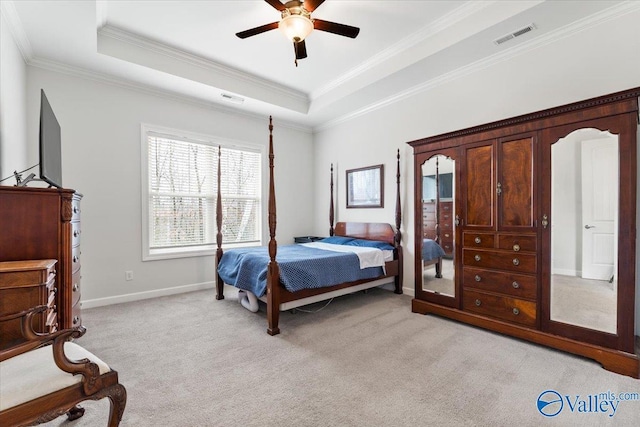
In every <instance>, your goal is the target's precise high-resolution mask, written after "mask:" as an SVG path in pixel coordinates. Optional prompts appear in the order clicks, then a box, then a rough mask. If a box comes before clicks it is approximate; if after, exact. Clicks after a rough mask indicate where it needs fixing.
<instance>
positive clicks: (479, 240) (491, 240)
mask: <svg viewBox="0 0 640 427" xmlns="http://www.w3.org/2000/svg"><path fill="white" fill-rule="evenodd" d="M462 238H463V242H464V247H465V248H493V247H494V245H495V238H496V236H495V234H493V233H472V232H468V231H466V232H464V233H463V237H462Z"/></svg>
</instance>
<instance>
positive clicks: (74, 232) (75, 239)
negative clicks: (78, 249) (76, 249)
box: [71, 222, 81, 246]
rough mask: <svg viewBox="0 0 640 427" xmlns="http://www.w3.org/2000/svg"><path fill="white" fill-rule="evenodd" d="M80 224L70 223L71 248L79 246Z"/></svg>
mask: <svg viewBox="0 0 640 427" xmlns="http://www.w3.org/2000/svg"><path fill="white" fill-rule="evenodd" d="M80 233H81V230H80V223H79V222H72V223H71V246H79V245H80Z"/></svg>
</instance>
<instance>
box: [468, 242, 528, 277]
mask: <svg viewBox="0 0 640 427" xmlns="http://www.w3.org/2000/svg"><path fill="white" fill-rule="evenodd" d="M462 262H463V264H464V265H465V266H471V267H480V268H491V269H496V270H509V271H516V272H520V273H535V272H536V256H535V254H524V253H513V252H506V251H489V250H482V249H468V248H465V249H463V250H462Z"/></svg>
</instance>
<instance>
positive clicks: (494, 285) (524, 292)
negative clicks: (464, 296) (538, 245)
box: [462, 267, 537, 301]
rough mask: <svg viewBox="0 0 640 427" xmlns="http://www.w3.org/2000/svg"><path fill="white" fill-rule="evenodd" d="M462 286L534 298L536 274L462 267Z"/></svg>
mask: <svg viewBox="0 0 640 427" xmlns="http://www.w3.org/2000/svg"><path fill="white" fill-rule="evenodd" d="M462 286H464V288H465V289H467V288H475V289H482V290H485V291H490V292H496V293H500V294H507V295H511V296H514V297H517V298H524V299H529V300H534V301H535V300H536V299H537V298H536V293H537V292H536V276H529V275H526V274H516V273H509V272H503V271H494V270H483V269H480V268H471V267H464V268H463V272H462Z"/></svg>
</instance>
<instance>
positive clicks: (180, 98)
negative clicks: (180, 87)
mask: <svg viewBox="0 0 640 427" xmlns="http://www.w3.org/2000/svg"><path fill="white" fill-rule="evenodd" d="M27 65H29V66H32V67H35V68H41V69H43V70H47V71H53V72H56V73H60V74H66V75H69V76H72V77H78V78H82V79H85V80H90V81H94V82H98V83H103V84H108V85H112V86H116V87H120V88H123V89H127V90H132V91H135V92H139V93H142V94H145V95H151V96H157V97H160V98H164V99H167V100H171V101H177V102H183V103H186V104H190V105H194V106H196V107H200V108H207V109H211V110H215V111H219V112H221V113H227V114H234V115H238V116H243V117H247V118H250V119H254V120H260V121H264V118H265V116H264V115H262V114H257V113H249V112H247V111H243V110H241V109H236V108H233V107H230V106H226V105H221V104H218V103H216V102H213V101H205V100H202V99H199V98H195V97H192V96H188V95H182V94H180V93H177V92H172V91H169V90H165V89H159V88H157V87H154V86H148V85H144V84H140V83H138V82H132V81H130V80H126V79H123V78H118V77H114V76H112V75H109V74H104V73H99V72H96V71H92V70H87V69H84V68H79V67H73V66H70V65H67V64H63V63H60V62H56V61H51V60H47V59H40V58H33V59H31V60H30V61H29V63H28V64H27ZM274 117H276V118H277V115H274ZM278 125H279V126H281V127H283V128H287V129H292V130H295V131H299V132H304V133H307V134H311V133H312V129H311V127H308V126H303V125H300V124H298V123H294V122H290V121H288V120H280V119H279V120H278Z"/></svg>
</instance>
